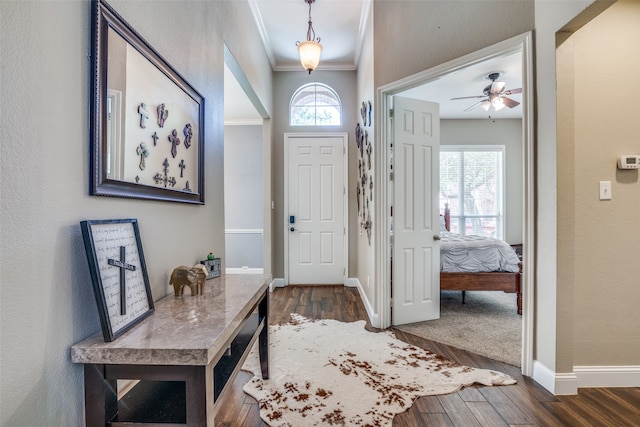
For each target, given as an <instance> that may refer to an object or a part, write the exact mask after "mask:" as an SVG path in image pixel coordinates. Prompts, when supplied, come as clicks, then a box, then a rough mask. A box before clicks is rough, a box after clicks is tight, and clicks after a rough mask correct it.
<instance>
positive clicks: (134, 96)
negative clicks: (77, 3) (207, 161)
mask: <svg viewBox="0 0 640 427" xmlns="http://www.w3.org/2000/svg"><path fill="white" fill-rule="evenodd" d="M96 3H97V7H98V13H97V14H96V15H95V16H96V17H97V23H96V26H95V28H94V31H95V33H94V53H95V55H94V58H95V59H96V62H95V64H94V67H95V68H94V71H95V72H94V75H95V77H96V78H95V82H94V91H93V94H94V101H93V103H92V107H93V108H94V120H95V122H94V123H93V127H94V131H93V132H92V136H93V140H92V143H93V147H92V148H93V149H92V156H93V158H92V175H93V180H92V191H91V194H94V195H101V196H114V197H133V198H145V199H159V200H167V201H179V202H187V203H198V204H203V203H204V197H203V188H202V186H203V185H202V184H203V164H204V159H203V154H204V150H203V148H204V145H203V136H204V132H203V129H202V122H203V117H204V99H203V98H202V96H201V95H200V94H198V92H197V91H196V90H195V89H193V88H192V87H191V86H190V85H189V84H188V83H187V82H186V81H185V80H184V79H183V78H182V77H181V76H180V75H179V74H178V73H177V72H176V71H175V70H173V69H172V68H171V67H170V66H169V65H168V64H167V63H166V62H165V61H164V60H163V59H162V57H160V55H159V54H158V53H156V52H155V51H154V50H153V49H152V48H151V47H150V46H149V45H148V44H146V42H145V41H144V40H143V39H142V38H140V36H138V35H137V33H135V31H134V30H133V29H131V28H130V27H129V26H128V25H127V24H126V23H125V22H124V21H123V20H122V18H120V17H119V16H118V15H117V14H116V13H115V11H113V10H112V9H111V8H110V7H109V6H108V5H107V4H106V3H105V2H96Z"/></svg>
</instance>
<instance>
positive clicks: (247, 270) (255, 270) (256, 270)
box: [224, 267, 264, 274]
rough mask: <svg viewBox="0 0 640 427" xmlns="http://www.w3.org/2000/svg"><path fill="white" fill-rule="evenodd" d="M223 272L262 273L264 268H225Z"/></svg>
mask: <svg viewBox="0 0 640 427" xmlns="http://www.w3.org/2000/svg"><path fill="white" fill-rule="evenodd" d="M224 273H225V274H262V273H264V268H249V267H242V268H225V269H224Z"/></svg>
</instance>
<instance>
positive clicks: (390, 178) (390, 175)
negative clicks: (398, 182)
mask: <svg viewBox="0 0 640 427" xmlns="http://www.w3.org/2000/svg"><path fill="white" fill-rule="evenodd" d="M389 181H393V172H389Z"/></svg>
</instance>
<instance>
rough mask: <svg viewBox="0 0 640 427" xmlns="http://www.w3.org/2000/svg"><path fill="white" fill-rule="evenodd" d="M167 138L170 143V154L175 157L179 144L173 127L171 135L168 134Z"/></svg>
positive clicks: (176, 132)
mask: <svg viewBox="0 0 640 427" xmlns="http://www.w3.org/2000/svg"><path fill="white" fill-rule="evenodd" d="M167 138H169V142H170V143H171V156H172V157H173V158H174V159H175V158H176V156H177V155H178V149H177V148H176V147H178V145H180V138H178V131H177V130H175V129H174V130H172V131H171V135H169V136H168V137H167Z"/></svg>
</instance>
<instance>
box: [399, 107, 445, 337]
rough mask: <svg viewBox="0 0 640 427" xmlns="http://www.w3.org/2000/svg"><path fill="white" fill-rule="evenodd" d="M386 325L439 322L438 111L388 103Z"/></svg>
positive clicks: (436, 109) (433, 108)
mask: <svg viewBox="0 0 640 427" xmlns="http://www.w3.org/2000/svg"><path fill="white" fill-rule="evenodd" d="M393 103H394V105H393V136H394V139H393V171H394V177H393V196H394V199H393V200H394V201H393V244H392V253H393V260H392V262H393V273H392V298H393V305H392V323H393V324H394V325H402V324H405V323H412V322H420V321H424V320H432V319H438V318H439V317H440V244H439V239H440V232H439V227H440V222H439V213H438V206H439V205H438V186H439V173H440V164H439V163H440V161H439V157H440V119H439V106H438V104H436V103H433V102H426V101H419V100H415V99H409V98H402V97H398V96H395V97H394V98H393Z"/></svg>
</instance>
